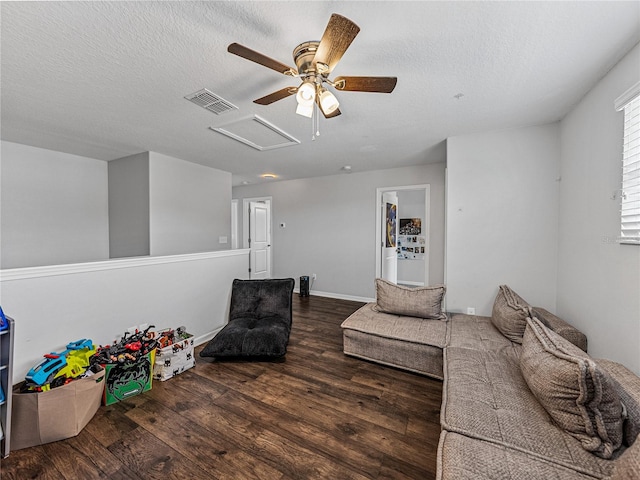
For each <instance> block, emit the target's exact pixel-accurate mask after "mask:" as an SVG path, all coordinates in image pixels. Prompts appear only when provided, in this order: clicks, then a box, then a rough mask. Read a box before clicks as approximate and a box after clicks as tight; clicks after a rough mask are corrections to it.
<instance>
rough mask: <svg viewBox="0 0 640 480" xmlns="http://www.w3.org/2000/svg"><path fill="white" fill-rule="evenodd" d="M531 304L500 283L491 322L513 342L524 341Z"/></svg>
mask: <svg viewBox="0 0 640 480" xmlns="http://www.w3.org/2000/svg"><path fill="white" fill-rule="evenodd" d="M530 312H531V306H530V305H529V304H528V303H527V302H525V301H524V300H523V299H522V297H520V296H519V295H518V294H517V293H516V292H514V291H513V290H511V289H510V288H509V287H508V286H506V285H500V287H499V290H498V295H497V296H496V300H495V302H494V303H493V312H492V313H491V323H493V326H494V327H496V328H497V329H498V330H500V333H502V334H503V335H504V336H505V337H507V338H508V339H509V340H511V341H512V342H516V343H522V335H524V329H525V327H526V326H527V317H529V316H530Z"/></svg>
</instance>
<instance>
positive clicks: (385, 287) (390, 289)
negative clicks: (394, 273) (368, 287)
mask: <svg viewBox="0 0 640 480" xmlns="http://www.w3.org/2000/svg"><path fill="white" fill-rule="evenodd" d="M446 291H447V289H446V287H445V286H444V285H435V286H431V287H416V288H409V287H403V286H402V285H396V284H395V283H391V282H388V281H387V280H383V279H382V278H376V302H377V306H376V307H377V308H376V309H377V310H378V311H380V312H384V313H393V314H396V315H406V316H409V317H419V318H432V319H438V320H446V319H447V316H446V315H445V313H444V312H443V311H442V299H443V298H444V294H445V292H446Z"/></svg>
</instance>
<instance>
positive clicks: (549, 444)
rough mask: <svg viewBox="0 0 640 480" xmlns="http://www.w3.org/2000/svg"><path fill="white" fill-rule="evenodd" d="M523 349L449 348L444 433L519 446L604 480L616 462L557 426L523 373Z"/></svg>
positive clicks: (445, 388)
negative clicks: (601, 455) (588, 449)
mask: <svg viewBox="0 0 640 480" xmlns="http://www.w3.org/2000/svg"><path fill="white" fill-rule="evenodd" d="M518 352H519V349H517V348H513V349H511V350H508V349H503V350H501V351H499V352H495V351H481V350H472V349H467V348H458V347H447V348H446V349H445V351H444V357H445V359H444V376H445V381H444V386H443V393H442V395H443V398H442V409H441V413H440V420H441V424H442V427H443V429H445V430H448V431H452V432H457V433H460V434H462V435H467V436H469V437H472V438H477V439H481V440H485V441H488V442H491V443H495V444H497V445H501V446H504V447H509V448H513V449H514V450H518V451H520V452H523V453H525V454H527V455H529V456H533V457H535V458H538V459H540V460H544V461H547V462H550V463H554V464H558V465H562V466H565V467H567V468H570V469H575V470H576V471H578V472H580V473H583V474H586V475H592V476H594V477H596V478H602V477H604V476H605V475H607V474H609V473H610V471H611V469H612V465H611V464H612V462H611V461H609V460H605V459H602V458H599V457H597V456H595V455H593V454H591V453H589V452H587V451H586V450H585V449H583V448H582V445H581V444H580V442H579V441H578V440H577V439H575V438H573V437H572V436H571V435H569V434H567V433H566V432H564V431H563V430H562V429H560V428H558V427H557V426H556V425H554V424H553V422H552V420H551V418H550V417H549V415H548V413H547V412H546V411H545V409H544V408H543V407H542V405H540V403H539V402H538V401H537V399H536V398H535V397H534V395H533V394H532V393H531V391H530V390H529V388H528V386H527V383H526V382H525V380H524V378H523V377H522V374H521V372H520V366H519V361H518Z"/></svg>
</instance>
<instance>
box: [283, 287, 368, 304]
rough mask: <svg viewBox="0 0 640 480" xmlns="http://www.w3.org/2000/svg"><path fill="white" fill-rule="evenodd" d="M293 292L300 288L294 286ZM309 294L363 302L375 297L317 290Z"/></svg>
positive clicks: (298, 290) (297, 291) (298, 291)
mask: <svg viewBox="0 0 640 480" xmlns="http://www.w3.org/2000/svg"><path fill="white" fill-rule="evenodd" d="M293 293H297V294H299V293H300V289H299V288H295V289H294V290H293ZM309 295H315V296H317V297H327V298H335V299H337V300H351V301H353V302H364V303H371V302H375V301H376V299H375V298H370V297H358V296H355V295H345V294H343V293H333V292H320V291H318V290H310V291H309Z"/></svg>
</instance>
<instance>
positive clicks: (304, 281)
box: [300, 275, 309, 297]
mask: <svg viewBox="0 0 640 480" xmlns="http://www.w3.org/2000/svg"><path fill="white" fill-rule="evenodd" d="M300 296H301V297H308V296H309V276H308V275H304V276H302V277H300Z"/></svg>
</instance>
